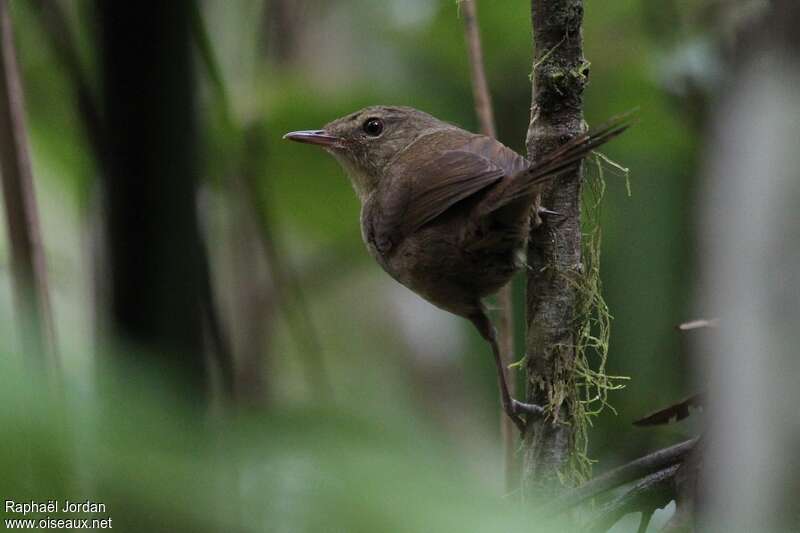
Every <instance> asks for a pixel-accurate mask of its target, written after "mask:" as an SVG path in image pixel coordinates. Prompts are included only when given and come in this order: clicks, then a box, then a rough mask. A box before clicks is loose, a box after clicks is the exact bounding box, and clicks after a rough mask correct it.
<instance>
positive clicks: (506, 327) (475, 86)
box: [460, 0, 517, 492]
mask: <svg viewBox="0 0 800 533" xmlns="http://www.w3.org/2000/svg"><path fill="white" fill-rule="evenodd" d="M475 3H476V2H475V0H461V3H460V6H461V14H462V17H463V19H464V33H465V36H466V40H467V49H468V52H469V64H470V73H471V75H472V92H473V95H474V97H475V113H476V115H477V116H478V120H479V121H480V125H481V133H483V134H484V135H486V136H489V137H493V138H497V128H496V126H495V121H494V111H493V109H492V95H491V93H490V91H489V84H488V82H487V81H486V72H485V69H484V63H483V50H482V47H481V37H480V29H479V25H478V13H477V7H476V5H475ZM497 302H498V304H499V306H500V312H499V315H498V322H497V330H498V345H499V346H500V355H501V357H502V360H503V369H504V372H505V374H506V383H507V384H508V391H509V393H510V394H511V396H512V397H513V396H515V394H516V380H515V379H514V377H515V375H516V374H514V373H512V375H511V376H509V373H508V372H507V371H506V369H507V368H508V365H510V364H511V363H512V362H513V355H512V354H513V353H514V307H513V298H512V284H511V283H510V282H509V283H508V284H506V286H505V287H503V288H502V289H500V291H499V292H498V294H497ZM500 431H501V434H502V437H503V448H504V450H505V480H506V491H508V492H510V491H512V490H513V489H514V487H515V486H516V478H517V469H516V461H515V458H516V433H517V432H516V428H515V427H514V424H513V423H512V422H511V419H510V418H508V417H507V416H505V413H503V412H502V410H501V412H500Z"/></svg>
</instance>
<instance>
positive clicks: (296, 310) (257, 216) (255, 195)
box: [191, 5, 333, 401]
mask: <svg viewBox="0 0 800 533" xmlns="http://www.w3.org/2000/svg"><path fill="white" fill-rule="evenodd" d="M191 24H192V33H193V36H194V40H195V43H196V45H197V49H198V52H199V54H200V58H201V61H202V64H203V66H204V67H205V70H206V73H207V75H208V78H209V81H210V82H211V86H212V89H213V92H214V95H215V97H216V99H217V102H218V104H219V108H220V109H221V119H222V122H223V124H224V126H225V128H226V129H228V130H229V131H230V134H231V136H232V137H233V138H234V139H236V142H235V143H233V144H234V145H235V146H237V150H238V152H237V157H238V160H239V163H238V168H236V169H235V170H234V171H233V172H232V173H231V176H232V180H233V183H232V184H230V187H229V191H230V192H231V194H233V195H235V197H236V198H237V203H238V204H239V205H241V206H242V207H243V208H245V209H247V210H248V211H249V213H250V216H251V218H252V220H253V221H255V223H256V227H257V229H258V232H257V233H258V237H259V240H260V245H261V250H262V252H263V254H264V257H265V259H266V262H267V264H268V265H269V267H270V270H271V273H272V276H273V278H274V280H273V286H274V288H275V291H276V293H277V296H278V299H279V303H280V304H282V305H281V308H282V309H283V311H284V312H285V313H286V319H287V322H288V324H289V328H290V331H291V334H292V336H293V337H294V339H295V341H296V342H297V344H298V345H299V346H301V347H302V348H301V350H300V351H301V353H303V354H304V355H305V356H306V375H307V378H308V382H309V386H310V387H311V388H312V389H313V390H314V392H315V394H317V395H321V396H323V397H324V398H325V399H326V401H330V398H331V397H332V393H333V389H332V386H331V383H330V379H329V377H328V374H327V370H326V368H325V364H324V360H323V358H322V345H321V343H320V342H319V336H318V334H317V332H316V330H315V328H314V325H313V321H312V319H311V315H310V312H309V310H308V305H307V303H306V301H305V297H304V295H303V291H302V287H301V286H300V284H299V283H298V281H297V279H296V277H295V276H294V275H293V273H292V270H291V268H289V267H288V266H287V265H286V261H285V259H284V257H283V254H282V253H281V251H280V249H279V247H278V245H277V244H276V235H275V234H274V232H273V221H272V220H271V219H270V216H269V213H268V212H267V206H266V205H265V204H264V202H260V201H259V197H260V194H259V189H258V183H257V171H256V168H255V167H256V165H255V164H254V160H255V157H254V155H253V153H254V151H255V150H263V146H253V144H254V143H261V142H263V141H264V139H263V138H262V137H261V136H259V135H256V134H255V133H257V132H255V131H251V132H245V131H244V130H243V128H242V127H241V125H240V124H239V123H238V122H237V120H236V118H235V117H234V115H233V110H232V108H231V104H230V98H229V97H228V92H227V89H226V86H225V82H224V80H223V78H222V70H221V69H220V67H219V63H218V62H217V59H216V57H215V55H214V50H213V47H212V45H211V40H210V38H209V35H208V30H207V29H206V26H205V22H204V20H203V17H202V13H201V11H200V8H199V6H197V5H195V6H194V8H193V11H192V19H191ZM261 300H262V301H263V300H264V299H261ZM242 367H243V368H260V365H258V364H254V362H252V361H250V362H248V361H245V362H244V364H243V365H242ZM249 378H250V379H252V376H249Z"/></svg>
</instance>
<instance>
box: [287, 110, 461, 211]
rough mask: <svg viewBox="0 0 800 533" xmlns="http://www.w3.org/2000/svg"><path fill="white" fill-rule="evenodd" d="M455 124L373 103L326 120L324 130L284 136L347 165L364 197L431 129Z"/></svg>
mask: <svg viewBox="0 0 800 533" xmlns="http://www.w3.org/2000/svg"><path fill="white" fill-rule="evenodd" d="M452 127H453V126H451V125H449V124H447V123H445V122H442V121H441V120H439V119H437V118H435V117H433V116H431V115H429V114H427V113H424V112H422V111H418V110H416V109H414V108H411V107H396V106H382V105H379V106H371V107H366V108H364V109H362V110H360V111H356V112H355V113H351V114H349V115H346V116H344V117H342V118H338V119H336V120H334V121H332V122H330V123H328V124H326V125H325V126H324V127H323V128H322V129H321V130H305V131H293V132H291V133H287V134H286V135H284V137H283V138H284V139H289V140H292V141H297V142H302V143H307V144H315V145H317V146H321V147H323V148H324V149H325V150H326V151H327V152H330V153H331V154H333V156H334V157H336V159H337V160H338V161H339V163H340V164H341V165H342V167H344V169H345V171H346V172H347V174H348V176H349V177H350V180H351V181H352V182H353V187H354V188H355V189H356V193H357V194H358V195H359V197H360V198H361V199H362V200H364V199H365V198H367V197H368V196H369V195H370V194H371V193H372V192H373V191H374V190H375V189H376V188H377V186H378V184H379V183H380V181H381V177H382V176H383V175H384V172H385V170H384V169H385V167H386V165H387V164H388V163H389V162H390V161H391V160H392V159H394V157H395V156H396V155H397V154H398V153H400V152H401V151H402V150H404V149H405V148H406V147H408V146H409V145H410V144H411V143H413V142H414V141H415V140H417V139H418V138H419V137H420V136H421V135H424V134H426V133H428V132H430V131H433V130H436V129H443V128H452Z"/></svg>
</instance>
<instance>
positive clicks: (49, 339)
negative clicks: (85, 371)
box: [0, 0, 58, 370]
mask: <svg viewBox="0 0 800 533" xmlns="http://www.w3.org/2000/svg"><path fill="white" fill-rule="evenodd" d="M24 115H25V111H24V103H23V95H22V83H21V81H20V76H19V69H18V67H17V59H16V50H15V47H14V35H13V33H12V28H11V18H10V15H9V11H8V2H7V0H0V172H1V173H2V182H3V199H4V200H5V211H6V222H7V226H8V236H9V242H10V243H11V271H12V276H13V281H14V294H15V298H16V311H17V315H18V318H19V320H20V326H21V327H20V331H21V340H22V345H23V347H24V349H25V351H26V352H28V354H29V355H31V356H34V355H38V354H41V355H42V356H43V357H44V358H45V360H46V361H47V362H48V363H49V364H48V366H49V367H50V368H51V369H53V370H54V369H55V368H56V367H57V366H58V361H57V355H56V340H55V327H54V324H53V316H52V311H51V308H50V299H49V295H48V289H47V268H46V265H45V257H44V249H43V245H42V238H41V229H40V223H39V213H38V209H37V206H36V193H35V189H34V184H33V175H32V172H31V162H30V156H29V150H28V139H27V135H26V129H25V116H24Z"/></svg>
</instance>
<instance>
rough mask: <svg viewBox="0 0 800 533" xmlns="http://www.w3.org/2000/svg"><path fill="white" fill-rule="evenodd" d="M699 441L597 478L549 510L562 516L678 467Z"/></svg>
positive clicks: (653, 455)
mask: <svg viewBox="0 0 800 533" xmlns="http://www.w3.org/2000/svg"><path fill="white" fill-rule="evenodd" d="M698 440H699V439H698V438H694V439H690V440H687V441H684V442H681V443H679V444H676V445H674V446H670V447H669V448H664V449H662V450H658V451H656V452H653V453H651V454H648V455H645V456H644V457H640V458H639V459H636V460H634V461H631V462H630V463H627V464H625V465H622V466H619V467H617V468H615V469H613V470H610V471H608V472H606V473H605V474H602V475H600V476H597V477H596V478H594V479H592V480H591V481H589V482H587V483H585V484H584V485H582V486H580V487H578V488H576V489H573V490H572V491H571V492H568V493H566V494H564V495H563V496H562V497H561V498H559V499H558V500H557V501H555V502H554V503H553V504H552V505H549V506H548V511H549V512H552V513H553V514H558V513H561V512H563V511H566V510H567V509H569V508H571V507H574V506H575V505H578V504H579V503H581V502H583V501H585V500H588V499H589V498H592V497H594V496H597V495H598V494H601V493H603V492H606V491H609V490H611V489H614V488H617V487H619V486H620V485H624V484H626V483H630V482H631V481H635V480H637V479H640V478H642V477H645V476H648V475H650V474H652V473H654V472H658V471H660V470H663V469H665V468H669V467H671V466H673V465H676V464H678V463H680V462H681V461H683V460H684V459H685V458H686V456H687V455H688V454H689V452H690V451H692V449H693V448H694V447H695V445H696V444H697V442H698Z"/></svg>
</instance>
